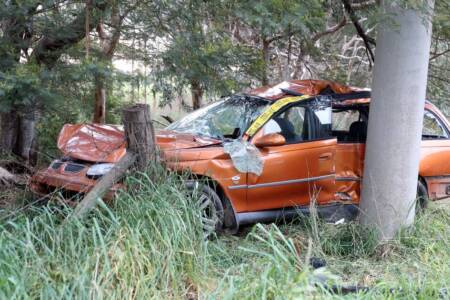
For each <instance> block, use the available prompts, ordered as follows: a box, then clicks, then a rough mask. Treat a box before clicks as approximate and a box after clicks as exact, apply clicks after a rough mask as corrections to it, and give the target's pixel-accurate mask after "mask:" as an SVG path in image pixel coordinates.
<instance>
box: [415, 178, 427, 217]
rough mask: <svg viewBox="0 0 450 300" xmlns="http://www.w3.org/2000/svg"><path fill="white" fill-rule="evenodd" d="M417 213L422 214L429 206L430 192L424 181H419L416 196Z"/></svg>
mask: <svg viewBox="0 0 450 300" xmlns="http://www.w3.org/2000/svg"><path fill="white" fill-rule="evenodd" d="M416 199H417V202H416V213H420V212H421V211H423V210H424V209H425V208H426V207H427V206H428V201H429V199H428V190H427V187H426V186H425V184H424V183H423V181H422V180H420V179H419V180H418V181H417V196H416Z"/></svg>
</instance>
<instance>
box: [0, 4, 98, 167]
mask: <svg viewBox="0 0 450 300" xmlns="http://www.w3.org/2000/svg"><path fill="white" fill-rule="evenodd" d="M88 3H89V5H88V11H89V13H90V15H91V18H90V23H89V24H88V28H87V29H88V30H92V29H93V28H95V26H96V25H97V24H98V22H99V20H100V16H101V14H102V13H103V12H104V11H105V10H106V8H107V3H106V2H105V1H89V2H88ZM86 15H87V14H86V12H85V10H84V5H81V4H80V5H69V4H68V3H67V2H63V3H60V2H53V1H49V2H44V3H41V1H26V2H22V1H14V0H12V1H7V2H3V4H2V6H1V10H0V20H1V24H2V37H1V45H2V46H1V47H0V51H1V53H0V55H1V56H2V57H5V61H4V63H2V70H1V74H0V77H1V78H2V94H3V95H2V98H1V101H2V105H1V107H2V114H1V128H2V130H1V135H0V148H1V149H2V151H4V152H8V153H15V154H17V155H19V156H20V157H22V158H24V159H26V160H29V159H30V157H31V156H32V152H33V150H32V148H33V147H32V145H33V143H34V142H35V126H36V119H37V117H38V109H39V108H40V107H43V106H44V105H45V101H46V100H47V98H48V96H49V92H48V89H46V87H47V86H48V79H49V77H51V76H52V74H51V71H52V69H53V68H54V67H55V66H56V64H57V62H58V60H59V59H60V57H61V56H62V55H63V53H65V51H66V50H67V49H68V48H69V47H71V46H74V45H76V44H77V43H78V42H80V41H81V40H83V38H84V37H85V33H86V32H85V30H86V27H85V25H86V19H85V18H86Z"/></svg>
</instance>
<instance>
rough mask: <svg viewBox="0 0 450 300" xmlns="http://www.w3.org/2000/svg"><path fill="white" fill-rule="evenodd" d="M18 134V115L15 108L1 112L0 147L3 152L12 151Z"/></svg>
mask: <svg viewBox="0 0 450 300" xmlns="http://www.w3.org/2000/svg"><path fill="white" fill-rule="evenodd" d="M18 134H19V115H18V114H17V112H16V111H15V110H11V111H9V112H4V113H1V135H0V148H1V150H2V152H4V153H12V152H13V150H14V149H15V147H16V142H17V135H18Z"/></svg>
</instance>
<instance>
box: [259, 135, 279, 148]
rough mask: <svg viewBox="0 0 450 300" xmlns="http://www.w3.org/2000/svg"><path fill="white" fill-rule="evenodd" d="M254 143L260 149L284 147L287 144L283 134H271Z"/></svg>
mask: <svg viewBox="0 0 450 300" xmlns="http://www.w3.org/2000/svg"><path fill="white" fill-rule="evenodd" d="M253 143H254V145H255V146H256V147H258V148H264V147H273V146H283V145H284V144H286V139H285V138H284V136H282V135H281V134H278V133H269V134H266V135H263V136H261V137H258V138H256V139H255V140H254V141H253Z"/></svg>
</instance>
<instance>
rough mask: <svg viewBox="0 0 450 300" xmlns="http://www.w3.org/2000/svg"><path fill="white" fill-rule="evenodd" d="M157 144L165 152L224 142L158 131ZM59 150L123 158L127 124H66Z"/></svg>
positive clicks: (80, 155) (92, 156) (96, 159)
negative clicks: (124, 126) (124, 127)
mask: <svg viewBox="0 0 450 300" xmlns="http://www.w3.org/2000/svg"><path fill="white" fill-rule="evenodd" d="M156 143H157V144H158V146H159V148H160V150H161V151H162V152H172V151H175V150H181V149H192V148H199V147H200V148H201V147H208V146H212V145H220V144H221V141H219V140H216V139H212V138H206V137H199V136H194V135H192V134H184V133H175V132H172V131H167V130H160V131H157V132H156ZM58 149H59V150H61V151H62V153H63V154H64V155H65V156H69V157H71V158H74V159H80V160H85V161H91V162H109V163H114V162H117V161H119V160H120V159H121V158H122V157H123V156H124V155H125V152H126V141H125V136H124V132H123V126H120V125H106V124H66V125H64V126H63V128H62V129H61V132H60V134H59V137H58Z"/></svg>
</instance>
